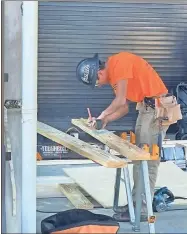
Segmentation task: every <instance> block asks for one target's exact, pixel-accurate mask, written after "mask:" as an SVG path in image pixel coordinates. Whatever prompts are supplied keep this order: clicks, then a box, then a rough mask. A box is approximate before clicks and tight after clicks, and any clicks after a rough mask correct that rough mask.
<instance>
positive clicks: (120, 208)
mask: <svg viewBox="0 0 187 234" xmlns="http://www.w3.org/2000/svg"><path fill="white" fill-rule="evenodd" d="M128 209H129V208H128V204H127V205H125V206H118V207H117V208H114V209H113V210H114V212H115V213H125V212H126V211H127V210H128Z"/></svg>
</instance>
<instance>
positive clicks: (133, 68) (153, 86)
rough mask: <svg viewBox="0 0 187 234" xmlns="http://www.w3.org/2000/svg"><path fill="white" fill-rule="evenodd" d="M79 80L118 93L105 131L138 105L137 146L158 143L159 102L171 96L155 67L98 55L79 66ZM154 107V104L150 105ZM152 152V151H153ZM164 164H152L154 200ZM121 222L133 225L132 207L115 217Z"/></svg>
mask: <svg viewBox="0 0 187 234" xmlns="http://www.w3.org/2000/svg"><path fill="white" fill-rule="evenodd" d="M76 73H77V78H78V79H79V80H80V81H81V82H83V83H84V84H86V85H88V86H90V87H92V88H94V87H96V86H98V87H100V86H102V85H106V84H110V85H111V86H112V88H113V90H114V92H115V99H114V100H113V101H112V103H111V104H110V105H109V106H108V108H106V109H105V110H104V111H103V112H102V113H101V114H100V115H99V116H98V117H97V119H101V120H102V123H103V128H104V127H105V126H106V125H107V124H108V123H109V122H112V121H114V120H117V119H119V118H121V117H123V116H125V115H126V114H127V113H128V109H129V108H128V105H129V102H135V103H137V110H138V111H139V115H138V118H137V121H136V127H135V134H136V145H140V144H145V143H146V144H148V145H149V146H151V145H152V144H157V143H158V136H159V133H160V126H159V121H158V120H156V118H155V99H156V98H159V97H161V96H164V95H166V94H167V93H168V90H167V88H166V86H165V85H164V83H163V81H162V80H161V78H160V77H159V75H158V74H157V72H156V71H155V70H154V69H153V67H152V66H151V65H150V64H149V63H148V62H146V61H145V60H144V59H143V58H141V57H139V56H137V55H135V54H132V53H129V52H120V53H118V54H114V55H112V56H110V57H109V58H108V59H107V61H106V63H103V62H101V61H100V60H99V57H98V54H96V55H95V56H94V57H93V58H88V59H84V60H82V61H81V62H80V63H79V64H78V66H77V71H76ZM149 103H150V104H149ZM168 127H169V125H166V126H162V130H161V131H162V137H163V138H164V137H165V135H166V131H167V129H168ZM150 148H151V147H150ZM159 163H160V160H158V161H149V162H148V168H149V176H150V187H151V194H152V198H153V195H154V188H155V183H156V179H157V173H158V166H159ZM138 172H139V164H134V166H133V179H134V187H133V201H134V205H136V204H135V189H136V187H137V182H138ZM145 212H146V204H145V202H143V206H142V216H141V218H142V219H141V221H144V220H145V219H146V215H145ZM114 218H115V219H116V220H117V221H119V222H120V221H121V222H122V221H124V222H125V221H129V220H130V218H129V212H128V205H126V206H125V207H122V208H120V209H119V210H118V211H117V213H116V214H115V215H114Z"/></svg>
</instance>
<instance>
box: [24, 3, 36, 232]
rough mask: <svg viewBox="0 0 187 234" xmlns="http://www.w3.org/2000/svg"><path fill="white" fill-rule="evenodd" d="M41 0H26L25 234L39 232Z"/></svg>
mask: <svg viewBox="0 0 187 234" xmlns="http://www.w3.org/2000/svg"><path fill="white" fill-rule="evenodd" d="M37 49H38V1H23V16H22V233H36V145H37V57H38V55H37Z"/></svg>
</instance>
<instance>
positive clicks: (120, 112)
mask: <svg viewBox="0 0 187 234" xmlns="http://www.w3.org/2000/svg"><path fill="white" fill-rule="evenodd" d="M128 112H129V107H128V104H127V103H126V104H125V105H123V106H121V107H120V108H119V109H118V110H117V111H116V112H114V113H112V114H111V115H107V116H106V117H104V118H103V128H105V127H106V125H107V124H108V123H109V122H112V121H115V120H118V119H120V118H122V117H123V116H125V115H126V114H128Z"/></svg>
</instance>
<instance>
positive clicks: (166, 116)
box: [155, 94, 182, 125]
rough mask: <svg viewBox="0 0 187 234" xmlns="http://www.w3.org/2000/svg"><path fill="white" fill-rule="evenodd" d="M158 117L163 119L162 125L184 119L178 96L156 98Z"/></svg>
mask: <svg viewBox="0 0 187 234" xmlns="http://www.w3.org/2000/svg"><path fill="white" fill-rule="evenodd" d="M155 102H156V103H155V114H156V119H160V120H162V125H171V124H174V123H176V122H177V121H178V120H180V119H182V113H181V109H180V104H178V103H177V100H176V97H175V96H173V95H171V94H170V95H167V96H165V97H160V98H158V99H156V100H155Z"/></svg>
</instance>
